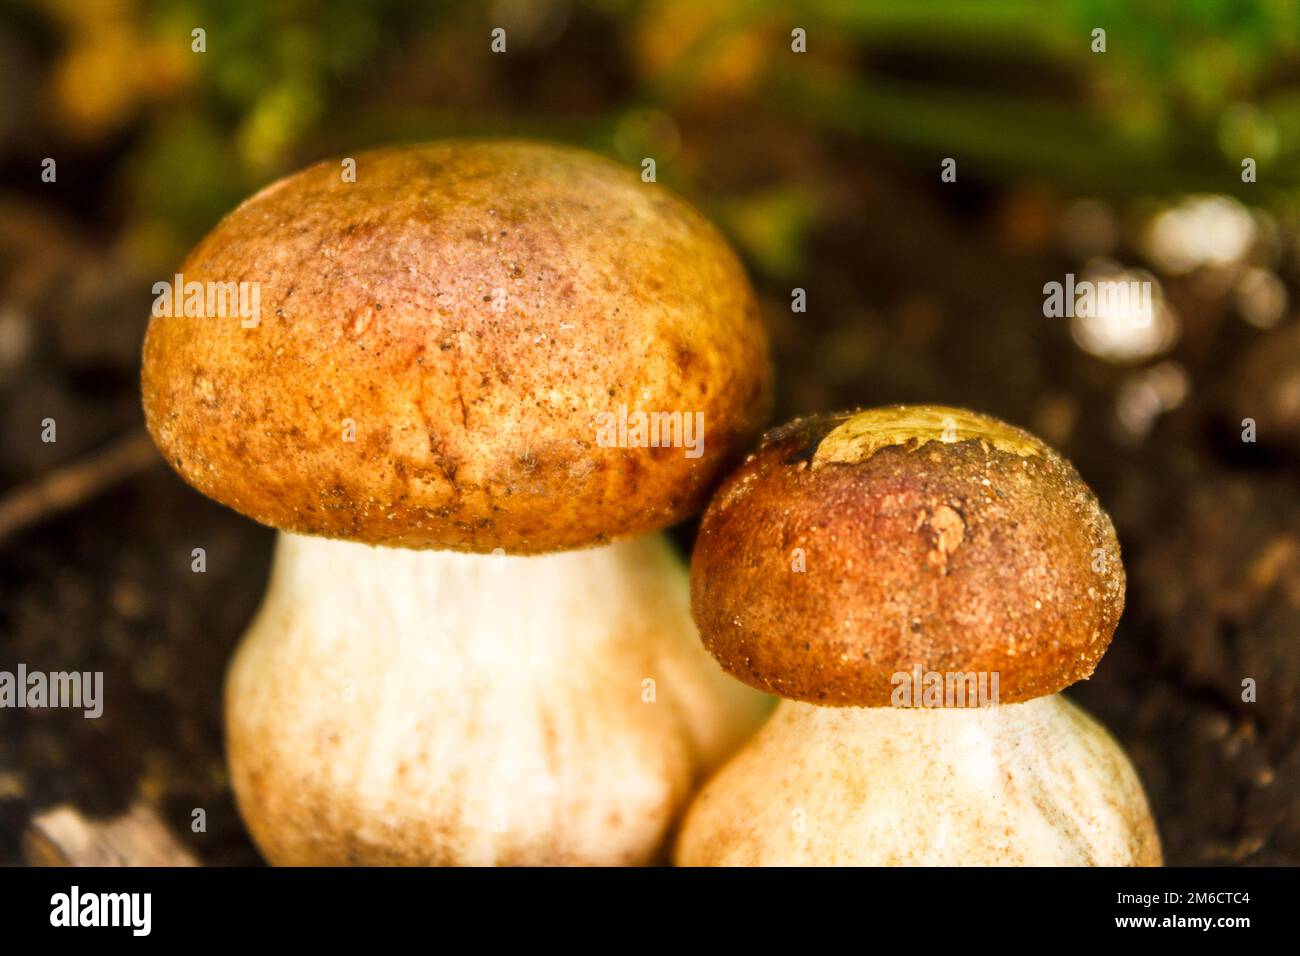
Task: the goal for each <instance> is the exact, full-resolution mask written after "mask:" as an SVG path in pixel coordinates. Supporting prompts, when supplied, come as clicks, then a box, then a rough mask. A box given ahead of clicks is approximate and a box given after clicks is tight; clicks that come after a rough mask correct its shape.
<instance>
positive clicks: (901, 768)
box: [676, 694, 1160, 866]
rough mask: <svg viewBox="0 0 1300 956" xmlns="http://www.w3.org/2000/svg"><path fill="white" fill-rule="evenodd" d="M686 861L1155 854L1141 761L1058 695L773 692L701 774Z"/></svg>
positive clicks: (1017, 859)
mask: <svg viewBox="0 0 1300 956" xmlns="http://www.w3.org/2000/svg"><path fill="white" fill-rule="evenodd" d="M676 858H677V862H678V863H680V864H682V865H685V866H703V865H714V866H728V865H739V866H748V865H828V866H829V865H860V866H894V865H904V866H906V865H934V866H957V865H963V864H966V865H999V864H1005V865H1044V866H1046V865H1054V866H1083V865H1094V866H1132V865H1159V863H1160V845H1159V840H1158V838H1157V835H1156V831H1155V825H1154V823H1153V822H1152V819H1151V814H1150V811H1149V809H1148V807H1147V802H1146V796H1145V794H1144V793H1143V791H1142V787H1141V784H1140V783H1139V781H1138V778H1137V775H1136V773H1135V772H1134V770H1133V767H1132V766H1131V765H1130V763H1129V761H1128V758H1127V757H1126V756H1125V755H1124V752H1123V751H1122V750H1121V749H1120V747H1119V745H1118V744H1116V743H1115V741H1114V740H1113V739H1112V738H1111V737H1110V735H1109V734H1108V733H1107V732H1106V730H1105V729H1104V728H1103V727H1102V726H1101V725H1100V724H1098V723H1097V722H1096V721H1095V720H1093V719H1092V718H1091V717H1089V716H1088V715H1087V714H1085V713H1084V712H1083V711H1082V710H1080V709H1079V708H1078V707H1076V706H1075V705H1073V704H1071V703H1070V702H1069V701H1068V700H1066V698H1064V697H1062V696H1061V695H1059V694H1053V695H1051V696H1048V697H1041V698H1038V699H1036V700H1031V701H1028V702H1026V703H1023V704H1003V705H1000V706H995V707H988V708H969V709H930V710H920V709H901V708H892V707H871V708H852V707H842V708H841V707H815V706H812V705H809V704H803V703H797V702H794V701H782V702H781V703H780V705H779V706H778V707H777V710H776V713H775V714H773V716H772V719H771V720H770V721H768V723H767V724H766V725H765V726H764V727H763V729H762V730H761V731H759V733H758V734H757V736H755V738H754V739H753V740H752V741H751V742H750V743H749V744H747V745H746V746H745V748H744V749H743V750H742V751H741V752H740V753H739V754H737V755H736V757H734V758H733V759H732V761H731V762H730V763H729V764H727V766H726V767H724V768H723V770H722V771H721V772H720V773H719V774H718V775H717V776H716V777H715V778H714V779H713V780H712V781H711V782H710V783H709V784H708V785H707V786H706V787H705V788H704V790H703V791H702V792H701V793H700V795H699V797H698V798H697V799H696V800H695V802H694V804H693V805H692V807H691V809H690V811H689V813H688V815H687V818H686V821H685V823H684V824H683V827H682V832H681V835H680V838H679V840H678V843H677V853H676Z"/></svg>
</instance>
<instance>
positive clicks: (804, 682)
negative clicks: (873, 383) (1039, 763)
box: [691, 406, 1124, 707]
mask: <svg viewBox="0 0 1300 956" xmlns="http://www.w3.org/2000/svg"><path fill="white" fill-rule="evenodd" d="M800 567H802V568H803V570H799V568H800ZM691 591H692V610H693V613H694V615H695V620H696V623H697V624H698V625H699V628H700V633H701V636H702V638H703V640H704V642H705V644H706V645H707V646H708V648H709V650H710V651H712V653H713V655H714V656H715V657H717V658H718V660H719V661H720V662H721V663H722V666H723V667H724V668H726V669H727V670H728V671H730V672H731V673H732V674H733V675H735V676H736V677H738V678H739V679H740V680H742V681H744V682H745V683H747V684H750V685H751V686H753V687H757V688H759V689H761V690H766V691H769V692H771V693H774V694H779V695H781V696H783V697H789V698H793V699H796V700H803V701H809V702H811V703H817V704H828V705H849V706H865V707H875V706H886V705H889V704H890V703H891V694H892V692H893V689H894V683H893V677H894V675H896V674H899V673H904V672H905V673H908V674H914V673H915V668H916V667H917V666H918V665H919V666H920V668H921V669H922V672H923V673H938V674H941V675H945V676H946V675H955V674H958V673H962V674H971V673H976V674H978V673H981V672H982V673H985V674H989V675H991V674H993V673H997V674H998V675H999V676H998V683H999V688H998V700H999V702H1001V703H1014V702H1016V701H1022V700H1027V699H1029V698H1032V697H1039V696H1042V695H1045V694H1051V693H1055V692H1056V691H1059V690H1061V689H1062V688H1063V687H1065V686H1067V685H1069V684H1072V683H1074V682H1075V681H1077V680H1080V679H1082V678H1085V677H1087V676H1089V675H1090V674H1091V673H1092V671H1093V669H1094V668H1095V667H1096V665H1097V662H1098V661H1099V660H1100V659H1101V656H1102V654H1104V653H1105V651H1106V647H1107V645H1109V643H1110V639H1111V635H1112V634H1113V633H1114V630H1115V625H1116V624H1117V623H1118V621H1119V616H1120V613H1121V612H1122V611H1123V609H1124V568H1123V565H1122V563H1121V561H1120V554H1119V543H1118V541H1117V540H1116V538H1115V529H1114V528H1113V527H1112V525H1111V523H1110V519H1109V517H1107V515H1106V513H1105V512H1104V511H1103V510H1102V509H1101V506H1100V505H1099V504H1098V503H1097V499H1096V497H1095V496H1094V495H1093V494H1092V492H1091V491H1090V490H1089V489H1088V487H1087V486H1086V485H1085V484H1084V483H1083V480H1082V479H1081V478H1080V477H1079V475H1078V473H1077V472H1076V471H1075V470H1074V468H1073V466H1071V465H1070V463H1069V462H1067V461H1066V460H1065V459H1064V458H1062V457H1061V456H1060V455H1058V454H1057V453H1056V452H1054V451H1053V450H1052V449H1050V448H1048V447H1047V446H1046V445H1044V444H1043V443H1042V442H1041V441H1039V440H1038V439H1037V438H1035V437H1034V436H1033V435H1030V434H1028V433H1027V432H1024V431H1021V430H1020V429H1018V428H1014V427H1012V426H1010V425H1007V424H1005V423H1004V422H1001V421H998V420H997V419H995V418H990V417H988V416H986V415H979V414H976V413H974V412H968V411H964V410H961V409H956V408H944V407H938V406H896V407H892V408H881V409H873V410H870V411H864V412H856V413H854V412H847V413H841V414H835V415H824V416H818V417H814V418H808V419H802V420H798V421H795V422H792V423H790V424H788V425H786V426H783V427H781V428H778V429H775V430H773V431H771V432H769V433H768V434H767V435H766V436H764V438H763V441H762V444H761V446H760V448H759V450H758V451H757V452H755V453H754V454H753V455H751V456H750V457H749V459H748V460H746V462H745V463H744V465H743V466H741V468H740V469H739V470H738V471H736V472H735V473H734V474H732V475H731V476H730V477H729V478H728V479H727V481H726V482H725V483H724V484H723V486H722V488H721V489H720V490H719V491H718V493H717V495H716V496H715V497H714V499H713V501H712V503H711V504H710V505H709V508H708V510H707V511H706V512H705V515H704V519H703V523H702V525H701V527H700V534H699V538H698V540H697V542H696V546H695V554H694V557H693V559H692V565H691ZM972 703H973V702H972ZM968 705H969V704H968ZM949 706H951V702H949Z"/></svg>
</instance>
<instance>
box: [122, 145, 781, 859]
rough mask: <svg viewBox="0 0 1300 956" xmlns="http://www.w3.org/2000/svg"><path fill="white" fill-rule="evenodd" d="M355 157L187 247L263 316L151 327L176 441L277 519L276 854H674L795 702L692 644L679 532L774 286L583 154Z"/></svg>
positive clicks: (244, 774) (246, 810) (265, 692)
mask: <svg viewBox="0 0 1300 956" xmlns="http://www.w3.org/2000/svg"><path fill="white" fill-rule="evenodd" d="M355 170H356V175H355V181H354V182H350V181H347V180H346V179H345V177H343V176H341V175H340V166H339V165H338V164H337V163H330V162H326V163H322V164H320V165H316V166H313V167H311V168H309V169H307V170H304V171H302V172H300V173H298V174H296V175H293V176H290V177H288V178H286V179H284V180H281V181H280V182H278V183H275V184H274V185H272V186H269V187H268V188H266V189H264V190H262V191H261V192H260V193H258V194H257V195H256V196H254V197H253V198H251V199H249V200H248V201H246V202H245V203H244V204H243V205H241V206H239V207H238V208H237V209H236V210H235V211H234V212H232V213H231V214H230V215H229V216H228V217H227V218H226V219H225V220H223V221H222V222H221V223H220V224H219V225H218V226H217V227H216V228H215V229H214V230H213V231H212V232H211V233H210V234H209V235H208V236H207V237H206V238H205V239H204V240H203V241H202V242H201V243H200V244H199V245H198V246H197V247H196V248H195V249H194V250H193V252H192V253H191V254H190V256H189V257H188V258H187V260H186V261H185V263H184V264H183V267H182V270H181V277H183V281H184V283H185V287H186V288H187V289H189V288H190V287H191V286H192V284H193V283H198V284H199V285H198V286H194V288H210V287H211V286H210V285H209V284H210V283H222V284H226V286H225V287H226V288H230V289H233V288H237V287H239V286H237V285H230V284H231V283H235V284H238V283H256V284H257V285H256V288H257V289H258V290H259V295H258V298H259V299H260V310H261V315H260V319H259V320H256V321H250V320H248V319H247V318H245V319H243V320H241V319H240V318H238V317H235V318H229V317H227V318H222V317H202V318H196V317H192V316H190V317H158V316H155V317H154V318H153V319H152V320H151V322H150V325H149V330H148V335H147V337H146V341H145V345H144V367H143V382H142V384H143V395H144V408H145V415H146V419H147V423H148V427H149V432H150V434H151V435H152V436H153V439H154V441H155V442H156V443H157V445H158V447H159V448H160V449H161V450H162V451H163V453H164V455H165V457H166V458H167V459H168V461H170V462H171V464H172V465H173V466H174V467H175V469H176V470H177V472H179V473H180V475H181V476H182V477H183V478H184V479H185V480H186V481H188V482H189V483H190V484H192V485H193V486H194V487H195V488H197V489H198V490H199V491H201V492H203V493H204V494H206V495H208V496H209V497H211V498H214V499H215V500H217V501H219V502H221V503H223V504H225V505H228V506H229V507H231V508H233V509H235V510H236V511H238V512H240V513H241V514H244V515H246V516H248V517H250V518H253V519H255V520H257V521H259V522H261V523H263V524H266V525H270V526H272V527H275V528H277V529H279V530H280V534H279V535H278V539H277V545H276V550H275V556H274V563H273V568H272V574H271V579H270V584H269V586H268V590H267V592H266V595H265V598H264V601H263V604H262V606H261V609H260V611H259V612H258V614H257V616H256V618H255V620H254V621H253V623H252V625H251V627H250V629H249V631H248V633H247V634H246V636H245V637H244V640H243V642H242V643H241V645H240V647H239V649H238V651H237V652H236V654H235V657H234V659H233V661H232V664H231V666H230V670H229V674H228V677H227V684H226V698H225V715H226V717H225V719H226V735H227V745H228V759H229V764H230V775H231V781H232V785H233V788H234V791H235V796H236V798H237V801H238V804H239V808H240V811H241V813H242V815H243V818H244V820H245V822H246V824H247V826H248V828H249V830H250V832H251V833H252V836H253V838H254V840H255V841H256V843H257V845H258V847H259V848H260V849H261V851H262V853H263V855H264V856H265V857H266V858H267V859H268V860H269V861H270V862H272V863H275V864H300V865H301V864H415V865H419V864H629V863H645V862H648V861H652V860H654V859H656V858H657V855H658V854H661V853H663V852H664V850H665V846H664V845H665V843H666V841H667V834H668V832H669V829H670V827H671V826H672V825H673V824H674V823H675V822H676V820H677V818H678V816H679V814H680V811H681V809H682V808H683V807H684V804H685V802H686V800H687V799H688V797H689V795H690V793H691V791H692V789H693V787H694V786H695V785H696V784H697V783H698V781H699V780H700V779H702V777H703V776H704V774H705V773H706V772H707V771H708V770H710V769H711V768H712V767H713V766H715V765H716V764H717V763H718V762H719V761H721V760H722V759H723V758H724V757H726V756H727V755H729V753H730V752H731V751H732V750H733V749H734V748H735V747H736V746H738V744H739V743H740V741H741V740H742V739H743V738H744V737H745V736H746V735H747V734H748V733H750V732H751V731H752V729H753V728H754V727H755V726H756V725H757V723H758V722H759V720H760V719H761V717H762V716H763V715H764V713H765V712H766V710H767V704H768V700H767V698H765V697H764V696H763V695H761V694H757V693H755V692H753V691H751V690H749V689H748V688H743V687H740V686H739V685H737V684H736V682H734V681H732V680H731V679H730V678H729V677H727V676H726V675H725V674H724V673H723V672H722V670H721V669H720V668H719V667H718V666H717V664H716V663H715V662H714V661H713V660H712V659H711V658H710V657H709V656H708V655H707V653H705V652H704V650H703V648H702V647H701V646H700V643H699V641H698V638H697V636H696V632H695V629H694V625H693V624H692V622H691V618H690V609H689V592H688V587H687V579H686V571H685V569H684V567H683V566H682V564H681V562H680V560H679V559H678V558H677V557H676V555H675V553H674V552H673V550H672V549H671V547H670V546H669V544H668V543H667V541H666V539H665V538H664V537H663V536H662V534H661V533H660V529H663V528H665V527H666V526H668V525H671V524H673V523H674V522H677V521H679V520H680V519H682V518H684V517H686V516H688V515H691V514H693V513H695V512H696V511H698V510H699V509H700V508H701V507H702V506H703V504H704V502H705V501H706V500H707V496H708V493H709V491H710V490H711V487H712V485H713V484H714V483H715V481H716V479H717V478H718V477H719V476H720V474H721V470H722V469H723V468H725V467H726V466H727V464H728V459H729V458H730V457H731V456H732V454H733V452H734V451H735V450H736V449H738V448H740V447H742V446H743V445H744V444H745V443H747V442H748V441H750V440H751V439H752V437H753V436H754V435H755V434H756V433H757V430H758V427H759V425H760V424H761V421H760V420H761V418H762V416H763V415H764V414H765V413H766V405H767V401H768V395H769V391H770V366H769V361H768V353H767V342H766V338H765V334H764V332H763V329H762V326H761V323H760V318H759V314H758V309H757V305H756V302H755V299H754V296H753V293H752V291H751V289H750V286H749V284H748V281H747V280H746V278H745V276H744V273H743V271H742V268H741V266H740V265H739V263H738V261H737V259H736V258H735V256H734V254H733V253H732V252H731V251H730V249H729V248H728V247H727V245H726V244H725V242H724V241H723V240H722V239H721V238H720V236H719V235H718V234H717V233H716V232H715V230H714V229H713V228H712V227H711V226H709V224H708V223H707V222H706V221H705V220H704V219H703V218H702V217H701V216H700V215H699V214H698V213H697V212H696V211H695V210H694V209H692V208H691V207H690V206H689V205H687V204H686V203H685V202H684V201H682V200H681V199H679V198H677V197H675V196H673V195H672V194H670V193H669V192H667V191H666V190H664V189H663V188H662V187H659V186H655V185H647V184H645V183H642V182H641V181H640V179H639V177H637V176H636V175H635V174H634V173H633V172H632V171H630V170H627V169H625V168H624V167H621V166H619V165H617V164H615V163H613V162H611V161H608V160H605V159H603V158H600V157H597V156H594V155H591V154H589V153H586V152H583V151H579V150H574V149H569V148H558V147H552V146H545V145H538V144H532V143H527V142H515V141H463V142H445V143H437V144H432V145H422V146H412V147H402V148H394V149H385V150H380V151H376V152H373V153H368V154H363V155H361V156H358V157H356V158H355ZM181 277H178V281H181ZM674 413H680V414H678V415H677V418H675V419H674V418H673V417H672V415H673V414H674ZM639 415H645V416H646V417H647V418H648V419H650V421H651V422H653V421H655V419H654V418H653V416H655V415H658V416H661V418H660V419H659V424H660V428H659V430H658V432H657V435H656V434H650V433H648V432H647V429H646V428H643V427H640V428H639V426H641V425H643V423H644V419H640V418H637V416H639ZM615 416H616V417H617V422H618V427H614V422H615ZM624 419H627V420H628V421H631V423H632V425H631V428H630V429H629V430H626V431H625V430H623V428H622V425H623V424H624ZM606 426H608V427H606ZM674 426H676V430H675V431H674ZM691 426H694V428H692V427H691ZM704 427H707V432H706V431H704V430H703V428H704ZM602 428H604V429H605V432H606V433H605V434H604V435H602ZM638 429H639V430H638ZM687 429H689V430H687ZM655 437H657V438H658V439H659V441H658V442H657V445H658V447H654V446H651V447H645V445H647V444H648V443H649V441H650V440H651V439H653V438H655ZM602 438H604V439H609V440H602ZM683 444H685V445H686V447H681V446H682V445H683ZM230 559H233V556H231V558H230Z"/></svg>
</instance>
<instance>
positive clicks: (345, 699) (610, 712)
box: [226, 534, 768, 865]
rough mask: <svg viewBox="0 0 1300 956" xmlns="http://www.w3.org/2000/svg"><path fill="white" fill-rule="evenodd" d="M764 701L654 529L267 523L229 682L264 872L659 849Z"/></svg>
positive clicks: (244, 796)
mask: <svg viewBox="0 0 1300 956" xmlns="http://www.w3.org/2000/svg"><path fill="white" fill-rule="evenodd" d="M767 710H768V699H767V698H764V697H763V696H762V695H760V694H757V693H756V692H754V691H751V690H749V689H748V688H745V687H743V686H742V685H740V684H738V683H737V682H735V681H733V680H731V679H730V678H729V677H727V676H726V675H725V674H723V672H722V670H721V668H719V666H718V665H717V664H716V663H715V662H714V661H713V659H712V658H711V657H709V656H708V654H707V653H706V652H705V651H704V650H703V648H702V646H701V645H700V642H699V639H698V637H697V636H696V632H695V627H694V625H693V624H692V623H691V619H690V614H689V608H688V597H687V582H686V575H685V570H684V569H683V568H682V566H681V563H680V561H679V560H678V558H677V557H676V555H675V554H674V553H673V552H672V550H671V548H670V546H669V545H668V543H667V541H666V540H665V539H664V538H663V537H662V536H661V535H657V534H656V535H649V536H645V537H641V538H638V539H635V540H631V541H627V542H622V543H618V544H613V545H609V546H606V547H602V548H595V549H590V550H585V551H571V552H564V553H559V554H555V555H547V556H540V557H506V556H504V555H500V556H482V555H465V554H459V553H451V552H443V551H410V550H402V549H390V548H374V547H370V546H368V545H363V544H354V543H350V542H343V541H335V540H328V539H323V538H307V537H302V536H299V535H294V534H281V535H280V537H279V543H278V547H277V550H276V555H275V564H274V568H273V571H272V576H271V582H270V586H269V589H268V591H267V594H266V598H265V601H264V603H263V605H262V608H261V610H260V611H259V613H258V615H257V618H256V619H255V621H254V622H253V624H252V626H251V628H250V629H249V632H248V634H247V635H246V636H245V638H244V640H243V643H242V644H241V646H240V647H239V650H238V652H237V653H236V656H235V658H234V660H233V662H232V664H231V668H230V672H229V675H228V679H227V686H226V729H227V737H228V747H229V759H230V766H231V775H232V782H233V785H234V790H235V795H236V797H237V799H238V802H239V806H240V810H241V812H242V814H243V816H244V819H245V821H246V822H247V824H248V827H249V830H250V831H251V832H252V834H253V837H254V839H255V840H256V842H257V844H258V846H259V847H260V848H261V850H262V852H263V854H264V855H265V856H266V857H267V859H268V860H270V861H271V862H272V863H276V864H350V863H360V864H416V865H418V864H469V865H489V864H594V865H601V864H632V863H646V862H651V861H653V860H655V859H657V858H659V856H660V855H661V854H662V853H663V850H664V847H663V844H664V842H665V840H666V838H667V835H668V833H669V831H670V828H671V827H672V825H673V824H674V823H675V822H676V820H677V818H678V817H679V815H680V813H681V811H682V809H683V808H684V804H685V802H686V801H687V799H688V798H689V796H690V794H691V792H692V790H693V788H694V787H695V786H696V784H697V783H698V781H699V780H700V779H701V778H702V776H703V775H704V774H705V773H707V772H708V771H709V770H710V769H711V768H713V767H714V766H715V765H716V764H717V763H719V762H720V761H721V760H723V759H724V758H725V757H727V756H728V755H729V754H730V753H731V752H732V751H733V750H734V749H735V748H736V747H737V746H739V744H740V743H741V741H742V740H743V739H744V738H745V737H746V736H747V735H748V734H749V733H751V732H752V730H753V728H754V727H755V726H756V725H757V724H758V722H759V721H760V720H761V719H762V716H763V715H764V714H765V713H766V712H767Z"/></svg>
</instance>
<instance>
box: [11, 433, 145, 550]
mask: <svg viewBox="0 0 1300 956" xmlns="http://www.w3.org/2000/svg"><path fill="white" fill-rule="evenodd" d="M159 460H160V459H159V457H158V452H157V451H156V450H155V449H154V447H153V442H152V441H150V439H149V436H148V435H147V434H146V433H145V432H143V431H132V432H130V433H129V434H127V435H124V436H123V437H121V438H119V439H118V440H117V441H115V442H113V444H111V445H109V446H108V447H107V448H105V449H103V450H102V451H99V452H97V453H96V454H94V455H91V456H90V457H88V458H83V459H82V460H81V461H78V462H74V463H73V464H71V465H65V466H64V467H62V468H56V469H55V470H54V471H52V472H50V473H49V474H48V475H44V476H42V477H40V478H38V479H36V480H35V481H33V482H30V483H29V484H26V485H24V486H22V487H20V488H18V489H16V490H14V491H12V492H10V493H9V494H8V495H6V496H5V497H4V498H3V499H2V500H0V541H3V540H4V539H6V538H8V537H9V536H10V535H12V534H14V533H15V532H17V531H19V530H21V529H23V528H25V527H27V526H28V525H31V524H35V523H37V522H39V521H43V520H44V519H46V518H48V517H50V516H51V515H55V514H58V513H59V512H61V511H67V510H68V509H69V508H74V507H76V506H77V505H79V504H81V503H82V502H84V501H88V500H89V499H91V498H93V497H95V495H98V494H99V493H100V492H102V491H104V490H106V489H108V488H110V487H112V486H113V485H115V484H117V483H118V482H119V481H122V480H123V479H125V478H128V477H130V476H131V475H134V474H135V473H136V472H139V471H143V470H144V469H145V468H147V467H148V466H149V465H151V464H153V463H155V462H157V461H159Z"/></svg>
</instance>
